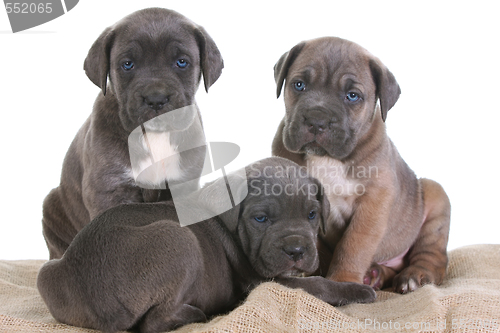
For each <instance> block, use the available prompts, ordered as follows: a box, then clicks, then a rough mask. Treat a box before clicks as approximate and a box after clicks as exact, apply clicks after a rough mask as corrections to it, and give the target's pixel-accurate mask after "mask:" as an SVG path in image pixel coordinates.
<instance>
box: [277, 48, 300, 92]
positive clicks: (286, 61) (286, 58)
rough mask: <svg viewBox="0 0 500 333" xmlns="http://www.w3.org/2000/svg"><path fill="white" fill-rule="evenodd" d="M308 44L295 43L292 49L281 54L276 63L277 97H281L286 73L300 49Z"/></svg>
mask: <svg viewBox="0 0 500 333" xmlns="http://www.w3.org/2000/svg"><path fill="white" fill-rule="evenodd" d="M304 45H306V43H305V42H301V43H299V44H297V45H295V46H294V47H293V48H292V49H291V50H290V51H288V52H286V53H285V54H283V55H282V56H281V58H280V59H279V60H278V62H277V63H276V64H275V65H274V80H275V81H276V98H278V97H280V94H281V89H282V87H283V82H284V81H285V78H286V75H287V74H288V69H289V68H290V66H291V65H292V64H293V62H294V61H295V59H296V58H297V56H298V55H299V53H300V51H302V49H303V48H304Z"/></svg>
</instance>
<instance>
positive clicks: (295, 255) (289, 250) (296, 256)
mask: <svg viewBox="0 0 500 333" xmlns="http://www.w3.org/2000/svg"><path fill="white" fill-rule="evenodd" d="M283 251H284V252H285V253H286V255H287V256H289V257H290V259H292V260H293V261H298V260H300V259H302V257H304V253H305V252H306V248H305V247H304V246H301V245H286V246H284V247H283Z"/></svg>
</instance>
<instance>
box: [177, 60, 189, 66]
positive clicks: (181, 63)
mask: <svg viewBox="0 0 500 333" xmlns="http://www.w3.org/2000/svg"><path fill="white" fill-rule="evenodd" d="M176 65H177V67H179V68H186V67H187V65H188V62H187V61H186V60H185V59H179V60H177V63H176Z"/></svg>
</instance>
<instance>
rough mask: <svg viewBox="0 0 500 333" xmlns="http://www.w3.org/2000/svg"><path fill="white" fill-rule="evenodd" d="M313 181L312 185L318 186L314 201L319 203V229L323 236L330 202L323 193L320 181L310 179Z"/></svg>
mask: <svg viewBox="0 0 500 333" xmlns="http://www.w3.org/2000/svg"><path fill="white" fill-rule="evenodd" d="M311 178H312V179H313V180H314V183H315V184H316V185H317V186H318V193H317V194H316V199H318V201H319V202H321V222H320V229H321V232H322V233H323V235H325V234H326V221H327V220H328V217H329V216H330V201H328V198H327V196H326V193H325V188H324V187H323V185H321V183H320V181H319V180H317V179H316V178H314V177H311Z"/></svg>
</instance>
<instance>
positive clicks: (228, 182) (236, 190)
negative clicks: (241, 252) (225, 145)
mask: <svg viewBox="0 0 500 333" xmlns="http://www.w3.org/2000/svg"><path fill="white" fill-rule="evenodd" d="M199 193H200V195H199V197H198V200H199V202H200V203H202V205H203V206H204V208H205V209H207V210H209V211H210V212H211V213H212V216H216V215H218V216H219V217H220V219H221V220H222V222H224V224H225V225H226V227H227V228H228V229H229V230H230V231H231V232H234V231H236V228H237V226H238V219H239V217H240V210H241V203H242V201H243V200H244V199H245V198H246V196H247V195H248V183H247V178H246V171H245V169H244V168H243V169H239V170H236V171H234V172H232V173H230V174H229V175H227V176H224V177H221V178H219V179H217V180H215V181H213V182H211V183H208V184H206V185H205V186H204V187H203V188H202V189H201V190H200V192H199Z"/></svg>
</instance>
